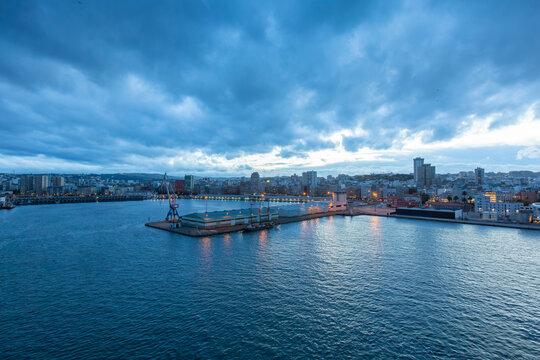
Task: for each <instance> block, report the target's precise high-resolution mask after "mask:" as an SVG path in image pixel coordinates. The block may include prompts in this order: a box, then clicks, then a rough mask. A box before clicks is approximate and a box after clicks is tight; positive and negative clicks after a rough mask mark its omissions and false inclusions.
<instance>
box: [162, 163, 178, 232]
mask: <svg viewBox="0 0 540 360" xmlns="http://www.w3.org/2000/svg"><path fill="white" fill-rule="evenodd" d="M163 185H165V188H166V189H167V198H168V199H169V212H168V213H167V217H166V218H165V220H166V221H168V222H178V221H179V220H180V215H179V214H178V210H177V209H178V204H177V203H176V199H177V196H176V194H175V193H172V194H171V193H170V192H169V182H168V181H167V173H165V175H163Z"/></svg>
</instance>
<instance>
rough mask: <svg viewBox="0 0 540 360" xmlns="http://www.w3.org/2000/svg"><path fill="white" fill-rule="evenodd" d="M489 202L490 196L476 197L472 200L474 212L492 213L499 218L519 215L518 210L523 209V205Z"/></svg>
mask: <svg viewBox="0 0 540 360" xmlns="http://www.w3.org/2000/svg"><path fill="white" fill-rule="evenodd" d="M491 200H492V198H491V197H490V196H479V197H476V198H475V199H474V206H475V210H476V212H479V213H485V212H493V213H496V214H497V215H499V216H506V215H510V214H516V213H519V210H520V208H522V207H523V203H512V202H500V201H491Z"/></svg>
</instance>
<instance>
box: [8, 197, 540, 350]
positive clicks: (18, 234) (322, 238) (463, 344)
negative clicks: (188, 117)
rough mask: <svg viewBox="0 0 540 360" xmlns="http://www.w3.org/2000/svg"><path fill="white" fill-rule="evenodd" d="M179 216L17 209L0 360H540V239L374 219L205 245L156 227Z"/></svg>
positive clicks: (159, 210)
mask: <svg viewBox="0 0 540 360" xmlns="http://www.w3.org/2000/svg"><path fill="white" fill-rule="evenodd" d="M204 207H205V204H204V202H203V201H195V200H191V201H182V202H181V210H182V212H184V213H189V212H192V211H197V210H204ZM208 207H209V210H210V209H212V210H215V209H232V208H245V207H249V204H246V203H241V202H220V201H209V202H208ZM166 211H167V208H166V204H165V203H163V202H153V201H144V202H124V203H101V204H69V205H68V204H66V205H42V206H27V207H18V208H16V209H14V210H12V211H1V212H0V289H1V294H0V354H2V355H0V357H3V358H14V359H21V358H55V359H62V358H100V359H101V358H107V357H112V358H155V357H163V358H177V357H182V358H230V357H235V358H250V359H251V358H263V357H264V358H267V357H272V358H284V357H288V358H328V357H332V356H333V357H338V358H344V357H352V358H357V357H361V356H365V357H375V358H395V357H398V356H404V357H408V358H449V359H455V358H464V359H471V358H476V359H486V358H531V359H532V358H539V356H540V325H539V324H540V280H539V274H540V233H539V232H534V231H530V230H529V231H527V230H517V229H500V228H490V227H481V226H471V225H460V224H445V223H437V222H429V221H417V220H405V219H392V218H379V217H368V216H359V217H354V218H345V217H339V216H338V217H333V218H325V219H318V220H311V221H305V222H302V223H294V224H287V225H281V226H280V227H278V228H277V229H273V230H270V231H264V232H260V233H246V234H242V233H237V234H231V235H225V236H218V237H212V238H202V239H196V238H189V237H183V236H180V235H177V234H171V233H167V232H163V231H159V230H155V229H150V228H146V227H144V225H143V223H144V222H146V221H148V219H149V218H150V219H151V220H155V219H159V218H163V217H164V216H165V214H166Z"/></svg>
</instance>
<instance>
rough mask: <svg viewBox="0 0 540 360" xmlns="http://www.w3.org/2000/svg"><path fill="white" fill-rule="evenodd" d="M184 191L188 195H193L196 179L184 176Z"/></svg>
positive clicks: (191, 176)
mask: <svg viewBox="0 0 540 360" xmlns="http://www.w3.org/2000/svg"><path fill="white" fill-rule="evenodd" d="M184 190H185V192H186V194H193V192H194V191H195V179H194V176H193V175H186V176H184Z"/></svg>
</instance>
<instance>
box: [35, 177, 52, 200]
mask: <svg viewBox="0 0 540 360" xmlns="http://www.w3.org/2000/svg"><path fill="white" fill-rule="evenodd" d="M33 180H34V191H35V192H36V194H38V195H43V194H45V193H47V191H48V189H49V186H51V180H50V177H49V175H34V177H33Z"/></svg>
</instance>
